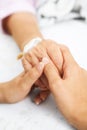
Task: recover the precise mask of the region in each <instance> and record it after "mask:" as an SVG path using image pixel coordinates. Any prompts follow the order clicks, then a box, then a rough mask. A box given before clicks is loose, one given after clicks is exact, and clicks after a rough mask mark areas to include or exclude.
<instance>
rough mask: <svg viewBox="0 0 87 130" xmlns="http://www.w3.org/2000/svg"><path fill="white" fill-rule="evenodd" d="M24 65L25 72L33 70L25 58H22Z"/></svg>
mask: <svg viewBox="0 0 87 130" xmlns="http://www.w3.org/2000/svg"><path fill="white" fill-rule="evenodd" d="M22 65H23V67H24V70H25V72H27V71H29V70H30V69H31V68H32V65H31V64H30V63H29V62H28V61H27V60H26V59H25V58H24V57H23V58H22Z"/></svg>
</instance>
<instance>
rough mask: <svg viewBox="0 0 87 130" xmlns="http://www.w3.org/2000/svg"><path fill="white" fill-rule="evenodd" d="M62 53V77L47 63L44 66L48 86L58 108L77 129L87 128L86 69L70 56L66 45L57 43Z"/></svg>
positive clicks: (83, 129) (85, 129) (84, 129)
mask: <svg viewBox="0 0 87 130" xmlns="http://www.w3.org/2000/svg"><path fill="white" fill-rule="evenodd" d="M59 47H60V49H61V51H62V54H63V58H64V59H63V60H64V62H63V77H62V78H61V77H60V75H59V73H58V72H57V71H56V70H55V67H54V66H53V65H52V64H51V63H49V64H47V65H46V66H45V68H44V73H45V75H46V77H47V79H48V82H49V87H50V90H51V92H52V93H53V95H54V98H55V100H56V103H57V105H58V108H59V109H60V111H61V112H62V113H63V115H64V116H65V117H66V119H67V120H68V121H69V122H70V123H71V124H72V125H73V126H75V127H76V128H77V129H79V130H87V71H86V70H84V69H82V68H81V67H80V66H79V65H78V64H77V63H76V61H75V60H74V58H73V57H72V55H71V53H70V51H69V50H68V48H67V47H65V46H62V45H59Z"/></svg>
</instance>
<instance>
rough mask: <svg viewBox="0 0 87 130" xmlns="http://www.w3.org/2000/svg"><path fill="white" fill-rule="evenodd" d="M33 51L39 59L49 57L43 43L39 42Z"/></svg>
mask: <svg viewBox="0 0 87 130" xmlns="http://www.w3.org/2000/svg"><path fill="white" fill-rule="evenodd" d="M32 51H33V54H34V55H35V56H36V58H37V59H39V61H40V60H41V59H42V58H43V57H47V53H46V49H45V48H44V46H42V44H38V45H37V46H36V47H34V48H33V50H32Z"/></svg>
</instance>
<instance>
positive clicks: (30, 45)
mask: <svg viewBox="0 0 87 130" xmlns="http://www.w3.org/2000/svg"><path fill="white" fill-rule="evenodd" d="M42 40H43V39H41V38H40V37H36V38H33V39H32V40H31V41H30V42H28V43H27V44H26V45H25V46H24V50H23V53H20V54H19V55H18V57H17V59H21V58H22V56H23V55H24V54H25V53H27V52H28V51H30V50H31V49H32V48H33V47H34V46H36V45H37V44H38V43H40V42H41V41H42Z"/></svg>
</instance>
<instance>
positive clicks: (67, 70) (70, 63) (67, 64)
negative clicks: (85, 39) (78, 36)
mask: <svg viewBox="0 0 87 130" xmlns="http://www.w3.org/2000/svg"><path fill="white" fill-rule="evenodd" d="M59 46H60V49H61V51H62V54H63V58H64V63H63V71H64V76H63V78H64V79H65V78H67V77H71V75H72V73H73V72H75V71H73V69H75V68H76V66H77V65H78V64H77V63H76V61H75V60H74V58H73V56H72V54H71V52H70V51H69V49H68V48H67V47H66V46H64V45H59Z"/></svg>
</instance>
